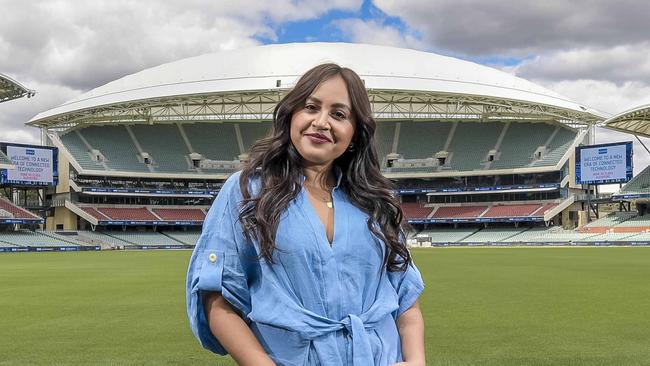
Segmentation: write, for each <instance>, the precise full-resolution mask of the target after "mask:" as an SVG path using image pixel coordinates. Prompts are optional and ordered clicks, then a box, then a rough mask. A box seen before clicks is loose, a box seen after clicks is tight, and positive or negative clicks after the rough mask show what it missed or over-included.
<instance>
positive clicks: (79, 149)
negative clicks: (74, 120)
mask: <svg viewBox="0 0 650 366" xmlns="http://www.w3.org/2000/svg"><path fill="white" fill-rule="evenodd" d="M60 139H61V142H62V143H63V144H64V145H65V147H66V149H68V151H69V152H70V154H72V156H73V157H74V159H75V160H76V161H77V162H78V163H79V165H81V167H82V168H84V169H91V170H105V168H104V165H102V164H101V163H100V162H98V161H96V160H93V159H92V156H91V152H90V150H89V148H88V147H87V146H86V144H84V142H83V140H81V137H80V135H79V132H78V131H71V132H68V133H66V134H65V135H61V136H60Z"/></svg>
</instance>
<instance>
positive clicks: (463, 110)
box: [29, 43, 604, 128]
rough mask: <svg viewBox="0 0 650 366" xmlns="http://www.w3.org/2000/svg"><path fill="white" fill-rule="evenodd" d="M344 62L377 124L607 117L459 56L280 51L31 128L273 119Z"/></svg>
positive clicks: (195, 63)
mask: <svg viewBox="0 0 650 366" xmlns="http://www.w3.org/2000/svg"><path fill="white" fill-rule="evenodd" d="M325 62H336V63H338V64H340V65H342V66H346V67H349V68H351V69H353V70H355V71H356V72H357V73H358V74H359V75H360V76H361V78H362V79H363V80H364V82H365V85H366V87H367V89H368V91H369V94H370V98H371V101H372V103H373V111H374V113H375V117H376V118H386V119H392V118H395V119H397V118H400V119H404V118H411V119H413V118H431V119H446V118H475V119H477V120H487V119H491V118H508V117H510V118H536V119H546V120H549V119H552V120H557V121H560V122H565V123H569V124H585V123H592V122H599V121H602V120H603V119H604V117H603V115H602V114H601V113H599V112H597V111H595V110H593V109H590V108H587V107H585V106H583V105H580V104H578V103H576V102H574V101H571V100H569V99H567V98H566V97H563V96H561V95H559V94H557V93H555V92H552V91H550V90H548V89H545V88H543V87H541V86H539V85H536V84H533V83H531V82H529V81H527V80H524V79H521V78H518V77H516V76H514V75H511V74H508V73H505V72H502V71H499V70H496V69H493V68H489V67H486V66H483V65H479V64H476V63H472V62H468V61H463V60H459V59H456V58H452V57H446V56H441V55H437V54H433V53H427V52H421V51H415V50H410V49H402V48H394V47H385V46H373V45H365V44H349V43H293V44H275V45H266V46H259V47H253V48H246V49H238V50H231V51H223V52H217V53H212V54H206V55H203V56H198V57H192V58H187V59H182V60H179V61H174V62H170V63H167V64H163V65H160V66H156V67H152V68H149V69H146V70H143V71H140V72H137V73H134V74H131V75H128V76H125V77H123V78H121V79H118V80H115V81H113V82H110V83H108V84H105V85H103V86H100V87H98V88H96V89H93V90H91V91H89V92H87V93H84V94H82V95H80V96H78V97H77V98H75V99H73V100H71V101H69V102H67V103H65V104H62V105H60V106H58V107H56V108H53V109H50V110H48V111H45V112H42V113H40V114H38V115H37V116H35V117H34V118H32V120H31V121H30V122H29V124H31V125H35V126H41V127H46V128H66V127H70V126H73V125H76V124H78V123H110V122H138V121H141V122H149V123H153V122H158V121H182V120H188V121H197V120H247V119H251V120H253V119H258V120H259V119H270V118H271V116H272V111H273V107H274V106H275V104H276V103H277V101H278V100H279V99H280V97H281V95H282V92H284V91H286V90H287V89H288V88H290V87H291V86H293V85H294V84H295V82H296V80H297V78H298V77H299V76H300V75H302V74H303V73H304V72H305V71H307V70H308V69H310V68H311V67H313V66H315V65H317V64H320V63H325Z"/></svg>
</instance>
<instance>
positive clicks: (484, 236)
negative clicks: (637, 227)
mask: <svg viewBox="0 0 650 366" xmlns="http://www.w3.org/2000/svg"><path fill="white" fill-rule="evenodd" d="M462 230H463V231H462V234H466V233H467V230H471V229H462ZM474 230H475V232H473V233H470V235H462V234H461V233H459V235H457V236H455V237H453V236H449V234H448V233H449V232H454V231H457V230H456V229H441V230H427V231H423V232H421V233H420V234H419V235H425V236H428V237H429V238H430V239H431V243H434V244H436V243H511V244H516V243H559V242H566V243H569V242H575V241H598V238H597V237H598V236H599V235H598V234H593V233H580V232H577V231H573V230H563V229H561V228H556V227H554V228H550V229H548V228H531V229H528V228H488V229H482V230H477V229H474ZM592 237H593V238H592ZM619 237H625V238H626V240H629V239H630V237H629V236H623V235H620V236H616V238H619ZM611 238H613V236H612V237H611ZM611 238H610V239H607V238H606V239H605V240H612V239H611ZM601 240H602V239H601Z"/></svg>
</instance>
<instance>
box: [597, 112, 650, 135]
mask: <svg viewBox="0 0 650 366" xmlns="http://www.w3.org/2000/svg"><path fill="white" fill-rule="evenodd" d="M603 127H605V128H609V129H611V130H615V131H621V132H627V133H631V134H633V135H639V136H644V137H650V104H646V105H642V106H638V107H635V108H632V109H629V110H627V111H625V112H621V113H619V114H617V115H615V116H613V117H611V118H608V119H607V120H605V122H603Z"/></svg>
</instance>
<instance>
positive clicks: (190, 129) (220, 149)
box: [183, 122, 242, 161]
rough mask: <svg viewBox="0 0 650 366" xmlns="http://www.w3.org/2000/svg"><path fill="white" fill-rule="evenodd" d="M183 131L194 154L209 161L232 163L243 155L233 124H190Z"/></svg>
mask: <svg viewBox="0 0 650 366" xmlns="http://www.w3.org/2000/svg"><path fill="white" fill-rule="evenodd" d="M183 130H185V134H186V135H187V138H188V139H189V141H190V144H191V145H192V149H193V150H194V151H193V152H195V153H199V154H201V155H203V157H205V158H207V159H211V160H227V161H232V160H235V159H237V157H238V156H239V154H241V153H242V151H240V150H239V147H238V146H237V135H236V134H235V127H234V124H233V123H207V122H206V123H190V124H184V125H183Z"/></svg>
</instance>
